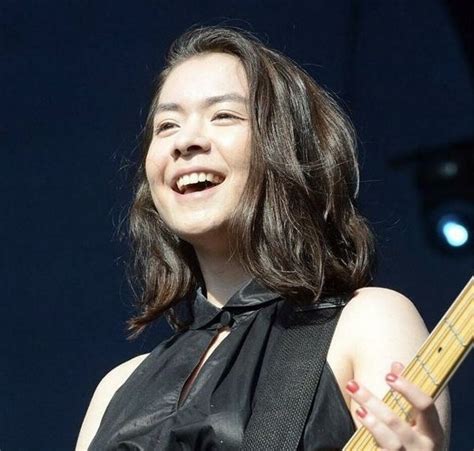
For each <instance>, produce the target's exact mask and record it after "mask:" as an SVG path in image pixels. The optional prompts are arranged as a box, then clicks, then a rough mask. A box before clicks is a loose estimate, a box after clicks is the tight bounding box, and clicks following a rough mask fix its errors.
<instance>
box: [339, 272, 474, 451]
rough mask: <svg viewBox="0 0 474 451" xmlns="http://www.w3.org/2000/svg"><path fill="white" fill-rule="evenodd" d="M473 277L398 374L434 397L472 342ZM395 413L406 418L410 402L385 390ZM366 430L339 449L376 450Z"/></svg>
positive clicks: (363, 429) (388, 403)
mask: <svg viewBox="0 0 474 451" xmlns="http://www.w3.org/2000/svg"><path fill="white" fill-rule="evenodd" d="M473 299H474V277H473V278H471V280H470V281H469V282H468V284H467V285H466V286H465V287H464V289H463V290H462V292H461V293H460V294H459V296H458V297H457V298H456V300H455V301H454V303H453V304H452V305H451V307H450V308H449V310H448V311H447V312H446V314H445V315H444V316H443V318H442V319H441V321H440V322H439V323H438V325H437V326H436V327H435V328H434V329H433V332H432V333H431V334H430V336H429V337H428V338H427V339H426V341H425V342H424V343H423V345H422V346H421V348H420V349H419V351H418V353H417V354H416V356H415V357H414V359H413V360H412V361H411V362H410V364H409V365H408V366H407V367H406V368H405V369H404V370H403V373H402V376H403V377H405V378H406V379H408V380H409V381H411V382H413V383H414V384H415V385H417V386H418V387H420V388H421V389H422V390H423V391H424V392H425V393H426V394H428V395H429V396H431V397H432V398H434V399H436V397H437V396H438V395H439V394H440V393H441V391H442V390H443V388H444V387H445V386H446V384H447V383H448V381H449V379H450V378H451V376H452V375H453V374H454V372H455V371H456V369H457V368H458V366H459V365H460V364H461V362H462V361H463V360H464V358H466V356H467V355H468V353H469V351H470V350H471V348H472V345H473V335H474V334H473V321H472V316H473V308H474V307H473V304H474V303H473ZM383 402H384V403H385V404H387V405H388V406H389V407H390V408H391V409H392V410H393V411H394V412H395V413H396V414H397V415H399V416H400V417H401V418H403V419H405V420H406V421H410V419H411V418H410V414H411V405H410V403H409V402H408V401H407V400H406V399H405V398H404V397H403V396H402V395H400V394H399V393H397V392H394V391H392V390H389V391H388V393H387V394H386V395H385V397H384V398H383ZM376 449H377V444H376V443H375V440H374V439H373V437H372V435H371V434H370V432H369V431H368V430H367V429H366V428H364V427H362V428H360V429H358V430H357V432H356V433H355V434H354V435H353V436H352V438H351V439H350V440H349V442H348V443H347V444H346V446H345V447H344V450H343V451H352V450H354V451H361V450H364V451H366V450H376Z"/></svg>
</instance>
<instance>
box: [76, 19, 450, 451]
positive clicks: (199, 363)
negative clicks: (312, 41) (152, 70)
mask: <svg viewBox="0 0 474 451" xmlns="http://www.w3.org/2000/svg"><path fill="white" fill-rule="evenodd" d="M357 189H358V167H357V161H356V155H355V145H354V138H353V132H352V129H351V126H350V125H349V123H348V121H347V120H346V118H345V117H344V115H343V114H342V112H341V111H340V110H339V108H338V107H337V105H336V104H335V102H334V101H333V100H332V99H331V98H330V97H329V96H328V95H327V94H326V93H325V92H324V91H323V90H322V89H321V88H320V87H318V86H317V84H316V83H315V82H314V81H313V80H312V79H311V78H310V77H309V76H308V75H307V74H306V73H305V72H304V71H303V70H302V69H300V68H299V67H297V65H296V64H295V63H293V62H292V61H291V60H290V59H288V58H287V57H285V56H284V55H281V54H279V53H278V52H275V51H273V50H270V49H268V48H267V47H265V46H264V45H263V44H262V43H260V42H259V41H258V40H257V39H256V38H254V37H253V36H252V35H250V34H249V33H247V32H244V31H242V30H237V29H231V28H219V27H208V28H200V29H195V30H191V31H189V32H188V33H186V34H184V35H183V36H182V37H181V38H180V39H178V40H177V41H176V42H175V43H174V44H173V46H172V48H171V49H170V53H169V56H168V63H167V66H166V68H165V69H164V70H163V72H162V73H161V76H160V78H159V82H158V86H157V89H156V93H155V95H154V97H153V101H152V104H151V108H150V113H149V116H148V119H147V124H146V128H145V134H144V158H143V161H142V164H141V166H140V168H139V173H138V187H137V191H136V195H135V200H134V203H133V206H132V209H131V218H130V226H131V235H132V238H133V242H134V244H135V257H136V260H135V263H136V265H135V267H136V269H137V274H138V276H139V279H137V280H140V282H141V293H142V295H141V307H140V312H139V314H138V315H137V316H136V317H135V318H133V319H132V320H131V321H130V329H131V331H132V332H133V333H134V334H138V333H139V332H140V331H142V330H143V329H144V328H145V327H146V326H147V325H149V324H150V323H151V322H152V321H154V320H155V319H156V318H158V317H160V316H161V315H162V314H164V315H166V317H167V319H168V321H169V322H170V324H171V325H172V326H173V327H174V328H175V334H174V335H173V336H172V337H171V338H170V339H169V340H167V341H165V342H164V343H161V344H160V345H159V346H158V347H157V348H156V349H155V350H154V351H153V352H152V353H150V354H149V355H144V356H138V357H136V358H134V359H132V360H130V361H128V362H125V363H124V364H122V365H120V366H119V367H117V368H115V369H114V370H112V371H111V372H110V373H109V374H108V375H106V376H105V378H104V379H103V380H102V381H101V383H100V384H99V386H98V387H97V390H96V392H95V394H94V396H93V399H92V401H91V404H90V407H89V409H88V411H87V414H86V417H85V419H84V423H83V426H82V429H81V433H80V436H79V440H78V445H77V449H88V447H89V445H90V448H89V449H94V450H95V449H101V450H104V449H140V450H142V449H160V450H163V449H166V450H173V449H226V450H227V449H238V448H239V446H240V445H241V443H242V439H243V434H244V431H245V426H246V424H247V422H248V421H249V418H250V415H251V412H252V408H253V407H254V406H253V404H252V401H253V397H254V394H255V390H256V386H258V383H259V382H260V383H262V382H261V381H262V380H264V379H265V378H264V373H265V372H266V371H267V370H268V368H269V365H271V361H272V360H271V359H272V356H273V355H274V354H273V350H274V347H273V345H274V344H275V343H277V341H278V336H279V334H280V332H281V328H280V327H279V325H278V321H277V318H279V315H280V316H281V312H282V311H284V309H283V308H282V307H283V305H293V306H306V307H305V308H306V309H308V310H309V311H311V310H312V311H314V312H316V314H318V312H319V311H321V310H322V307H323V305H324V306H325V307H327V306H328V305H329V306H330V308H338V309H340V312H341V313H340V317H339V321H338V323H337V326H336V328H335V331H334V335H333V338H332V340H331V342H330V345H329V348H328V349H326V350H324V352H327V357H326V362H327V363H326V365H325V366H324V368H323V372H322V374H321V379H320V384H319V386H318V389H317V392H316V394H315V396H314V400H313V401H312V407H311V411H310V413H309V416H308V418H307V421H306V424H305V429H304V432H303V434H302V437H301V441H300V445H299V448H300V449H305V450H307V449H323V448H325V449H327V448H338V447H342V446H343V445H344V443H346V442H347V440H348V439H349V438H350V436H351V435H352V433H353V432H354V429H355V428H354V423H355V426H356V427H359V426H361V425H364V426H366V427H368V429H369V430H370V431H371V432H372V434H373V436H374V437H375V439H376V440H377V443H378V445H379V446H380V447H381V448H384V449H413V450H415V449H416V450H428V449H429V450H433V449H443V447H445V446H447V445H446V443H447V435H448V434H447V425H448V400H447V395H446V394H444V395H442V396H441V397H440V398H439V399H438V400H437V401H436V403H433V401H432V400H431V398H429V397H427V396H426V395H425V394H424V393H423V392H421V391H420V390H419V389H418V388H416V387H415V386H414V385H412V384H410V383H408V382H407V381H406V380H405V379H404V378H403V377H399V375H400V373H401V371H402V369H403V365H402V363H400V362H405V363H406V362H408V361H409V360H410V359H411V358H412V356H413V355H414V353H415V352H416V350H417V348H418V346H419V345H420V344H421V342H422V341H423V340H424V338H425V337H426V328H425V326H424V324H423V321H422V320H421V318H420V317H419V315H418V313H417V312H416V309H415V308H414V307H413V305H412V304H411V302H410V301H409V300H408V299H407V298H405V297H404V296H402V295H401V294H399V293H396V292H394V291H391V290H388V289H383V288H375V287H367V285H368V284H369V283H370V270H371V261H372V238H371V234H370V232H369V230H368V228H367V227H366V225H365V222H364V220H363V218H361V217H360V216H359V214H358V213H357V211H356V209H355V206H354V204H355V198H356V195H357ZM335 299H339V300H340V299H343V302H342V303H341V302H339V303H337V302H335V301H334V300H335ZM342 307H343V308H342ZM315 346H317V344H316V343H315ZM387 373H388V375H387V376H386V377H384V376H385V375H386V374H387ZM295 383H298V381H295ZM389 388H392V389H393V390H395V391H396V392H399V393H401V394H403V395H404V396H405V397H406V398H407V399H408V400H409V401H410V402H411V403H412V404H413V406H414V408H415V410H414V415H413V421H412V422H411V423H407V422H405V421H402V420H400V419H398V417H396V416H395V415H393V414H391V413H390V411H389V410H388V409H387V408H386V407H385V405H384V404H383V403H382V402H381V401H380V399H379V398H381V397H382V396H383V395H384V394H385V392H386V391H387V390H388V389H389ZM99 426H100V427H99ZM94 437H95V438H94Z"/></svg>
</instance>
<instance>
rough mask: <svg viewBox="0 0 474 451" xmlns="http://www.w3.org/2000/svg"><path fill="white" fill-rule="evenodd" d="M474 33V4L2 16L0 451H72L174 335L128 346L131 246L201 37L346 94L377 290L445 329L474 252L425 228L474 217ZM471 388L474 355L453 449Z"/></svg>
mask: <svg viewBox="0 0 474 451" xmlns="http://www.w3.org/2000/svg"><path fill="white" fill-rule="evenodd" d="M473 22H474V17H473V2H471V1H468V0H466V1H452V2H448V1H446V2H442V1H441V0H440V1H438V0H418V1H416V2H410V1H408V0H407V1H396V2H388V1H368V0H359V1H356V0H354V1H344V0H332V1H330V2H329V1H322V0H311V1H300V2H294V3H290V2H289V1H279V0H273V1H268V0H262V1H259V2H257V1H248V0H238V1H234V0H228V1H226V2H217V1H202V2H199V3H197V2H196V3H195V2H190V1H189V2H185V1H180V0H177V1H174V2H165V1H159V0H157V1H138V2H137V1H136V2H126V1H119V0H115V1H97V2H92V1H43V2H36V1H22V2H18V1H13V0H5V1H3V2H2V5H1V6H0V23H1V25H0V52H1V55H2V58H1V66H2V67H1V76H2V83H1V89H2V100H1V103H0V104H1V118H0V119H1V121H0V136H1V152H2V155H3V156H4V157H6V161H5V160H4V163H3V164H2V165H0V168H1V172H2V174H1V181H0V184H1V188H2V193H3V197H4V204H3V205H4V206H3V214H2V217H3V218H4V219H3V220H2V221H1V232H2V236H1V238H2V243H3V244H2V247H3V252H2V270H1V273H2V278H1V280H2V300H1V303H0V314H1V320H2V326H1V328H0V330H1V341H0V352H1V354H0V355H1V371H0V378H1V379H0V449H1V450H2V451H18V450H35V451H36V450H48V451H54V450H69V449H72V448H73V447H74V444H75V440H76V437H77V434H78V431H79V428H80V424H81V421H82V418H83V416H84V413H85V411H86V408H87V405H88V402H89V400H90V398H91V396H92V393H93V390H94V388H95V386H96V385H97V383H98V382H99V380H100V379H101V378H102V377H103V376H104V375H105V373H106V372H107V371H109V370H110V369H111V368H112V367H114V366H116V365H117V364H119V363H121V362H122V361H124V360H126V359H129V358H131V357H132V356H134V355H137V354H139V353H144V352H148V351H150V350H151V349H152V348H153V347H155V346H156V345H157V344H158V343H159V342H160V341H161V340H162V339H163V338H164V337H166V336H168V335H169V333H170V331H169V329H168V328H167V326H166V324H164V323H163V322H162V323H160V324H158V325H157V326H156V327H154V328H153V330H150V331H149V332H148V333H146V334H145V336H144V337H142V338H140V339H138V340H137V341H134V342H127V341H126V340H125V332H124V330H125V329H124V323H125V320H126V319H127V318H128V316H129V315H130V313H131V312H132V307H131V302H132V296H131V293H130V290H129V288H128V286H127V283H126V281H125V277H124V263H125V259H126V255H127V248H126V245H125V244H124V243H121V242H120V241H119V239H118V236H117V233H116V230H117V226H118V224H119V222H120V221H121V218H123V216H124V213H125V211H126V208H127V205H128V202H129V201H130V193H131V188H130V176H131V173H130V170H129V169H128V168H129V167H130V164H129V162H133V161H134V160H136V155H137V153H136V151H135V150H134V149H135V147H136V145H137V138H138V135H139V133H140V128H141V126H142V124H143V123H144V119H145V114H146V110H147V106H148V100H149V94H150V92H151V86H152V80H153V78H154V76H155V74H156V73H157V71H158V70H159V69H160V67H161V65H162V62H163V55H164V52H165V50H166V49H167V48H168V46H169V44H170V43H171V41H172V40H173V39H174V38H176V37H177V36H178V35H179V34H181V33H182V32H183V31H184V30H185V29H187V28H188V27H190V26H191V25H194V24H197V23H200V24H203V25H210V24H228V25H235V26H240V27H243V28H247V29H250V30H252V31H254V32H256V33H257V34H258V35H259V36H260V37H261V38H263V40H264V41H265V42H267V43H268V44H269V45H270V46H272V47H274V48H277V49H279V50H281V51H283V52H284V53H286V54H288V55H289V56H291V57H292V58H294V59H295V60H296V61H297V62H298V63H299V64H300V65H302V66H303V67H304V68H305V69H306V70H307V71H308V72H309V73H310V74H311V75H312V76H313V77H314V78H315V79H316V80H317V81H319V83H321V84H322V85H323V86H324V87H325V88H327V89H328V90H329V91H330V92H332V93H333V94H334V95H335V96H337V98H338V99H339V101H340V102H341V103H342V105H343V106H344V108H345V109H346V111H348V113H349V114H350V116H351V118H352V120H353V121H354V123H355V126H356V128H357V131H358V134H359V139H360V156H361V166H362V184H361V204H360V205H361V209H362V211H363V212H364V213H365V214H366V215H367V217H368V218H369V220H370V223H371V225H372V227H373V229H374V230H375V232H376V234H377V238H378V258H379V266H378V272H377V275H376V280H375V284H376V285H380V286H384V287H389V288H393V289H395V290H399V291H401V292H402V293H404V294H405V295H407V296H408V297H409V298H411V299H412V300H413V302H414V303H415V305H416V306H417V308H418V309H419V311H420V312H421V314H422V316H423V318H424V319H425V321H426V323H427V325H428V327H429V328H430V329H432V328H433V327H434V325H435V324H436V323H437V321H438V320H439V319H440V318H441V316H442V314H443V313H444V311H445V310H446V309H447V308H448V306H449V305H450V303H451V302H452V301H453V299H454V298H455V296H456V295H457V294H458V292H459V291H460V290H461V289H462V287H463V286H464V285H465V283H466V282H467V280H468V279H469V277H470V276H471V274H472V269H473V266H474V265H473V253H472V247H471V248H470V249H467V250H465V251H464V252H445V251H443V250H442V249H437V248H435V247H433V246H432V244H431V242H430V241H429V238H428V236H427V234H426V230H427V228H426V222H424V221H425V219H426V217H427V216H426V215H429V214H430V213H429V212H428V211H427V209H428V208H431V209H432V208H435V207H436V204H437V202H438V201H443V202H447V204H446V205H448V207H449V205H450V202H452V205H454V204H456V205H457V207H456V208H461V209H464V213H465V214H467V215H468V216H469V214H472V210H471V212H470V213H469V211H468V210H469V208H470V207H469V205H470V206H471V207H472V203H471V204H469V202H472V193H473V192H474V190H473V189H472V172H471V173H470V179H471V181H470V183H471V185H470V186H468V184H467V183H466V181H465V180H464V181H462V180H461V181H460V179H459V178H457V175H456V174H458V173H459V174H460V173H461V172H462V171H463V170H464V171H465V170H466V168H467V167H468V161H467V159H468V158H471V160H470V161H471V163H470V164H472V154H473V152H474V151H473V147H472V139H473V124H474V96H473V83H472V75H473V66H472V63H473V60H472V56H473V34H472V23H473ZM457 143H464V144H463V146H461V147H462V149H464V150H463V152H464V154H463V156H462V157H461V160H459V159H458V160H457V158H459V153H456V152H457V151H453V148H455V149H457V148H459V146H458V147H453V145H455V144H457ZM440 149H441V150H440ZM446 149H451V150H450V152H451V153H450V155H451V156H450V160H449V161H443V160H442V158H444V157H443V156H444V155H447V152H448V150H446ZM466 149H467V150H466ZM414 152H415V154H414ZM453 152H455V153H453ZM435 154H436V155H441V157H440V158H441V159H440V160H439V161H438V160H437V162H435V163H433V161H432V160H431V159H430V158H431V155H435ZM407 155H411V156H413V155H419V156H420V155H421V157H418V158H415V159H414V158H413V157H408V160H409V162H408V163H407V161H406V160H407V158H405V157H406V156H407ZM469 155H470V157H469ZM428 157H429V158H428ZM438 163H439V164H438ZM430 165H431V166H430ZM430 167H432V168H433V169H432V170H433V171H434V172H431V173H428V174H426V170H427V169H426V168H430ZM453 168H454V169H453ZM456 168H457V169H456ZM429 170H430V171H431V169H429ZM423 171H424V172H423ZM436 171H438V172H436ZM453 171H454V172H453ZM417 174H418V175H419V176H420V177H422V178H421V179H420V178H419V179H418V182H417V178H416V175H417ZM430 174H431V175H430ZM433 174H434V175H433ZM430 177H431V178H430ZM450 177H451V178H450ZM420 180H421V181H420ZM426 180H428V182H429V183H428V185H427V183H426ZM433 180H434V181H433ZM435 182H436V183H438V182H439V183H438V185H437V186H438V188H436V186H434V185H433V183H435ZM430 183H431V185H430ZM443 183H444V185H443ZM417 184H418V185H419V186H421V187H422V190H423V195H424V197H423V198H422V197H421V196H420V194H421V193H420V192H419V190H418V189H417ZM432 185H433V186H432ZM443 186H444V187H445V188H443ZM439 187H441V188H439ZM446 187H451V188H453V187H457V188H456V189H451V188H450V189H447V188H446ZM437 189H438V191H436V190H437ZM468 189H471V191H470V194H469V195H468V191H467V190H468ZM430 190H431V191H430ZM437 192H438V194H439V193H441V194H443V195H445V194H446V193H448V192H449V193H450V194H449V196H451V197H450V198H449V199H448V198H444V199H438V198H437V197H433V196H435V195H436V193H437ZM469 196H471V197H469ZM423 199H424V200H423ZM423 206H424V207H423ZM438 207H439V206H438ZM440 208H442V207H439V208H438V212H439V211H440ZM435 213H436V212H435ZM431 214H434V213H431ZM471 220H472V216H471ZM471 233H472V230H471ZM461 235H462V234H461ZM458 238H459V237H458ZM471 243H472V236H471ZM471 246H472V244H471ZM472 374H473V373H472V356H471V357H470V358H469V359H468V360H467V361H465V363H464V364H463V366H462V367H461V368H460V369H459V371H458V372H457V374H456V375H455V376H454V378H453V380H452V382H451V384H450V389H451V395H452V404H453V407H452V410H453V428H452V439H451V443H452V449H453V450H464V449H466V450H467V449H472V447H473V445H474V438H473V432H472V408H473V403H472V400H473V396H472Z"/></svg>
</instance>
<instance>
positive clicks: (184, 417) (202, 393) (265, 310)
mask: <svg viewBox="0 0 474 451" xmlns="http://www.w3.org/2000/svg"><path fill="white" fill-rule="evenodd" d="M283 302H284V301H283V299H282V298H281V297H280V296H279V295H277V294H275V293H273V292H270V291H269V290H267V289H266V288H264V287H262V286H261V285H260V284H258V283H257V282H256V281H251V282H249V283H248V284H246V285H245V286H244V287H242V288H241V289H240V290H239V291H237V292H236V293H235V294H234V295H233V296H232V297H231V298H230V299H229V301H228V302H227V303H226V305H225V306H224V307H223V308H222V309H220V308H218V307H216V306H214V305H213V304H211V303H210V302H209V301H208V300H207V299H206V297H205V296H204V295H203V294H202V290H201V289H198V290H197V292H196V293H195V296H194V298H193V299H191V300H183V301H182V302H180V303H179V304H178V305H177V306H176V307H175V308H174V312H173V313H174V315H175V316H176V318H177V319H178V320H179V321H180V322H181V323H187V324H188V327H187V328H185V329H184V330H181V331H178V332H175V334H174V335H173V336H171V337H170V338H169V339H167V340H165V341H164V342H162V343H160V344H159V345H158V346H157V347H156V348H155V349H154V350H153V351H152V352H151V353H150V354H149V356H148V357H147V358H146V359H145V360H144V361H143V362H142V363H141V364H140V365H139V366H138V367H137V369H136V370H135V371H134V372H133V374H132V375H131V376H130V377H129V378H128V379H127V381H126V382H125V383H124V384H123V385H122V387H121V388H120V389H119V390H118V391H117V392H116V393H115V395H114V397H113V398H112V400H111V402H110V404H109V406H108V407H107V410H106V412H105V414H104V417H103V418H102V422H101V424H100V427H99V430H98V432H97V434H96V436H95V438H94V440H93V442H92V443H91V445H90V448H89V450H90V451H95V450H97V451H99V450H100V451H105V450H123V451H125V450H133V451H138V450H140V451H145V450H147V451H148V450H162V451H165V450H166V451H171V450H173V451H175V450H238V449H239V446H240V445H241V443H242V438H243V433H244V430H245V426H246V424H247V422H248V419H249V417H250V414H251V412H252V401H253V397H254V393H255V388H256V386H257V383H258V381H259V379H260V378H263V377H264V375H265V372H266V370H267V369H268V367H269V365H271V353H272V347H273V345H274V344H275V342H276V340H277V338H278V337H279V335H280V333H281V331H282V328H281V327H280V326H279V324H278V322H277V321H276V320H275V319H276V317H277V313H278V312H279V309H280V308H281V307H282V305H283ZM344 303H345V302H344V301H339V302H338V303H334V302H331V303H329V302H320V303H319V304H316V305H315V306H314V309H322V308H342V307H343V306H344ZM223 326H229V327H231V331H230V333H229V335H228V336H227V337H226V338H225V339H224V340H223V341H222V342H221V343H220V344H219V345H218V347H217V348H216V349H215V350H214V352H213V353H212V354H211V355H210V356H209V358H208V359H207V360H206V362H205V364H204V365H203V366H202V368H201V369H200V371H199V373H198V375H197V377H196V379H195V380H194V381H193V383H192V385H191V387H190V389H189V391H188V393H187V395H186V397H184V399H182V400H181V401H180V398H181V396H180V395H181V392H182V390H183V387H184V386H185V384H186V381H187V380H188V379H189V377H190V376H191V374H192V373H193V370H194V369H195V368H196V366H197V365H198V364H199V362H200V360H201V357H202V356H203V354H204V353H205V352H206V350H207V349H208V347H209V345H210V344H211V342H212V340H213V338H214V337H215V335H216V333H217V331H218V330H219V329H220V328H221V327H223ZM354 431H355V427H354V423H353V421H352V417H351V415H350V413H349V410H348V408H347V406H346V404H345V401H344V398H343V396H342V393H341V392H340V390H339V386H338V385H337V382H336V379H335V377H334V374H333V372H332V370H331V368H330V367H329V365H328V364H327V363H326V365H325V367H324V369H323V372H322V374H321V379H320V382H319V385H318V389H317V391H316V393H315V396H314V399H313V403H312V407H311V411H310V414H309V416H308V419H307V422H306V426H305V429H304V432H303V436H302V438H301V441H300V444H299V447H298V449H299V450H334V449H340V448H342V447H343V446H344V444H345V443H346V442H347V441H348V440H349V438H350V437H351V436H352V434H353V433H354Z"/></svg>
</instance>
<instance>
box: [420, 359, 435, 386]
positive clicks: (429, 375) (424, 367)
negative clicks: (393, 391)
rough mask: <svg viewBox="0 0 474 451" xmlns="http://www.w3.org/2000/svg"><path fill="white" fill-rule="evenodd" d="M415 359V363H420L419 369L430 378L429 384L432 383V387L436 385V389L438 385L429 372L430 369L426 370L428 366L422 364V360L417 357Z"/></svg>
mask: <svg viewBox="0 0 474 451" xmlns="http://www.w3.org/2000/svg"><path fill="white" fill-rule="evenodd" d="M415 359H416V361H417V362H419V363H420V365H421V367H422V368H423V370H424V371H425V373H426V375H427V376H428V377H429V378H430V380H431V382H433V384H434V385H436V387H438V386H439V385H440V384H439V382H438V381H437V380H436V379H435V378H434V377H433V374H432V372H431V371H430V369H429V368H428V365H427V364H426V363H425V362H423V360H422V359H421V358H420V357H419V356H418V355H416V356H415Z"/></svg>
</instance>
